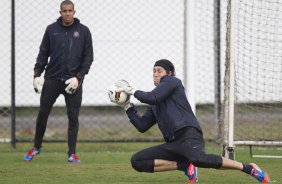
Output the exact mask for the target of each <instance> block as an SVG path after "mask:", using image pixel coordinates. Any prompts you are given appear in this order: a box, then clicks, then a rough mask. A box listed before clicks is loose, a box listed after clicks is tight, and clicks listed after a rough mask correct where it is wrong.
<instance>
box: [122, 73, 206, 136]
mask: <svg viewBox="0 0 282 184" xmlns="http://www.w3.org/2000/svg"><path fill="white" fill-rule="evenodd" d="M134 97H135V98H137V99H138V100H139V101H140V102H142V103H146V104H149V107H148V109H147V110H146V111H145V113H144V115H142V116H140V115H139V114H138V113H137V111H136V109H135V108H134V107H131V108H129V109H128V110H127V111H126V113H127V116H128V118H129V120H130V122H131V123H132V124H133V125H134V126H135V127H136V129H137V130H138V131H140V132H146V131H147V130H148V129H150V128H151V127H152V126H153V125H154V124H156V123H157V124H158V126H159V129H160V130H161V132H162V134H163V137H164V139H165V141H169V140H172V139H171V138H173V137H174V134H175V132H176V131H178V130H180V129H182V128H184V127H194V128H196V129H198V130H199V131H200V132H201V133H202V130H201V127H200V125H199V122H198V121H197V119H196V117H195V115H194V113H193V111H192V109H191V106H190V104H189V102H188V100H187V97H186V94H185V90H184V87H183V85H182V82H181V80H179V79H178V78H176V77H174V76H164V77H163V78H162V79H161V81H160V84H159V85H158V86H156V87H155V89H153V91H151V92H144V91H140V90H137V91H136V92H135V93H134Z"/></svg>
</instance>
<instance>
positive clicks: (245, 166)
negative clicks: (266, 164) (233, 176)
mask: <svg viewBox="0 0 282 184" xmlns="http://www.w3.org/2000/svg"><path fill="white" fill-rule="evenodd" d="M252 169H253V167H252V166H251V165H248V164H243V170H242V171H243V172H244V173H247V174H250V173H251V172H252Z"/></svg>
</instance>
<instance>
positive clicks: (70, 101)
mask: <svg viewBox="0 0 282 184" xmlns="http://www.w3.org/2000/svg"><path fill="white" fill-rule="evenodd" d="M65 88H66V85H65V83H64V81H59V80H45V82H44V84H43V89H42V94H41V97H40V107H39V112H38V115H37V119H36V131H35V143H34V147H37V148H40V147H41V145H42V140H43V136H44V133H45V131H46V126H47V120H48V116H49V114H50V112H51V110H52V107H53V104H54V103H55V102H56V99H57V98H58V97H59V95H60V94H63V95H64V97H65V103H66V107H67V115H68V120H69V124H68V147H69V151H68V152H69V153H75V152H76V143H77V134H78V129H79V122H78V116H79V109H80V107H81V101H82V86H80V87H79V88H78V89H77V90H76V92H75V93H74V94H71V95H70V94H68V93H66V92H65Z"/></svg>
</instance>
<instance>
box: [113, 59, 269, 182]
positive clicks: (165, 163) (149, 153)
mask: <svg viewBox="0 0 282 184" xmlns="http://www.w3.org/2000/svg"><path fill="white" fill-rule="evenodd" d="M153 81H154V84H155V86H156V87H155V88H154V89H153V90H152V91H150V92H145V91H141V90H135V89H134V88H133V87H131V86H129V85H123V86H121V87H120V88H118V90H117V92H121V91H124V92H126V93H127V94H129V95H133V96H134V97H135V98H137V99H138V100H139V101H140V102H142V103H146V104H149V107H148V108H147V110H146V111H145V113H144V114H143V115H142V116H140V115H139V114H138V113H137V110H136V109H135V107H134V105H133V104H132V103H130V101H129V100H128V101H127V102H125V103H124V104H122V105H121V106H122V107H123V108H124V109H125V110H126V114H127V116H128V118H129V120H130V122H131V123H132V124H133V125H134V126H135V127H136V129H137V130H139V131H140V132H145V131H147V130H148V129H150V128H151V127H152V126H153V125H154V124H156V123H157V124H158V127H159V129H160V130H161V132H162V134H163V137H164V140H165V142H166V143H164V144H161V145H157V146H154V147H151V148H147V149H144V150H141V151H140V152H138V153H136V154H135V155H133V156H132V158H131V164H132V167H133V168H134V169H135V170H137V171H139V172H162V171H169V170H176V169H178V170H181V171H184V172H185V173H186V175H187V176H188V182H197V175H196V174H193V170H189V167H190V165H191V164H190V163H192V164H194V165H195V166H196V167H202V168H215V169H233V170H239V171H243V172H244V173H247V174H249V175H251V176H253V177H254V178H256V179H257V180H258V181H260V182H262V183H269V182H270V178H269V176H268V174H267V173H266V172H264V171H262V170H261V169H260V168H259V167H258V166H257V165H256V164H253V163H251V164H243V163H240V162H237V161H234V160H230V159H227V158H224V157H221V156H219V155H212V154H206V153H205V142H204V139H203V133H202V129H201V127H200V125H199V122H198V120H197V119H196V116H195V115H194V113H193V111H192V110H191V107H190V104H189V102H188V100H187V97H186V95H185V90H184V87H183V85H182V82H181V80H179V79H178V78H176V77H175V69H174V65H173V64H172V63H171V62H170V61H169V60H166V59H162V60H159V61H157V62H155V65H154V67H153ZM191 171H192V172H191Z"/></svg>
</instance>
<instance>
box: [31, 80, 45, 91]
mask: <svg viewBox="0 0 282 184" xmlns="http://www.w3.org/2000/svg"><path fill="white" fill-rule="evenodd" d="M42 86H43V81H42V80H41V78H40V77H34V79H33V88H34V91H35V92H36V93H38V94H40V93H41V91H42Z"/></svg>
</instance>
